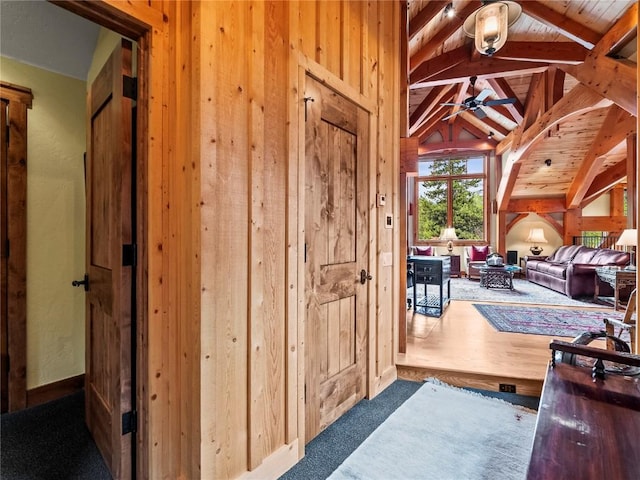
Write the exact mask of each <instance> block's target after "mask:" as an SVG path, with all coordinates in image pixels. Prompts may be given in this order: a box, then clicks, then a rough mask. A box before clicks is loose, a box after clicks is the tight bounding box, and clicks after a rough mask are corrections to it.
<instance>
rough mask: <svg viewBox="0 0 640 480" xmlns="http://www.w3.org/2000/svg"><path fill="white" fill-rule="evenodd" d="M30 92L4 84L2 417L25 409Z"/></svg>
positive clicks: (0, 90) (0, 94) (0, 300)
mask: <svg viewBox="0 0 640 480" xmlns="http://www.w3.org/2000/svg"><path fill="white" fill-rule="evenodd" d="M32 100H33V94H32V93H31V90H30V89H29V88H26V87H21V86H19V85H13V84H9V83H6V82H0V101H1V105H2V108H1V110H2V115H1V116H2V119H1V120H0V121H1V122H2V123H1V125H2V127H1V130H2V134H1V135H0V140H1V145H2V147H1V149H2V155H1V157H2V168H1V169H0V170H1V172H0V192H2V193H1V194H0V198H1V200H2V202H1V203H2V207H1V209H0V219H1V220H0V230H1V234H0V257H2V262H1V263H2V265H1V267H0V276H1V278H2V282H1V283H2V285H1V287H0V290H1V291H0V309H1V310H2V325H1V334H2V409H3V410H2V411H3V412H4V411H5V410H6V411H9V412H15V411H16V410H21V409H23V408H25V407H26V406H27V164H28V158H27V111H28V109H30V108H31V104H32Z"/></svg>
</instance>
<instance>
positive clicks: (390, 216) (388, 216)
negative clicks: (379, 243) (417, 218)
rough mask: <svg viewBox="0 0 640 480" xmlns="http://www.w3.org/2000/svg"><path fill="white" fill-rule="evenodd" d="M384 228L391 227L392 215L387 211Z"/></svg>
mask: <svg viewBox="0 0 640 480" xmlns="http://www.w3.org/2000/svg"><path fill="white" fill-rule="evenodd" d="M384 228H393V215H391V214H390V213H387V214H386V215H385V217H384Z"/></svg>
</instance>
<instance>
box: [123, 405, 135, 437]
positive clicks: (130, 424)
mask: <svg viewBox="0 0 640 480" xmlns="http://www.w3.org/2000/svg"><path fill="white" fill-rule="evenodd" d="M137 431H138V412H137V411H135V410H132V411H130V412H125V413H123V414H122V435H126V434H128V433H135V432H137Z"/></svg>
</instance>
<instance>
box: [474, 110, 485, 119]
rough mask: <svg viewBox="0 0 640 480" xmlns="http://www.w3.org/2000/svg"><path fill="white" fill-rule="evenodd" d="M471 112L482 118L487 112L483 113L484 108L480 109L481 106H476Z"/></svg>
mask: <svg viewBox="0 0 640 480" xmlns="http://www.w3.org/2000/svg"><path fill="white" fill-rule="evenodd" d="M473 113H475V114H476V117H478V118H484V117H486V116H487V114H486V113H484V110H482V109H481V108H476V109H475V110H474V111H473Z"/></svg>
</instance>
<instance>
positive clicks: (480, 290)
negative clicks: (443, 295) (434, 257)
mask: <svg viewBox="0 0 640 480" xmlns="http://www.w3.org/2000/svg"><path fill="white" fill-rule="evenodd" d="M437 288H438V287H437V286H436V287H434V286H433V285H429V286H428V290H429V293H431V292H432V291H434V292H435V291H436V290H437ZM417 296H418V301H420V299H421V298H422V297H424V285H422V284H418V290H417ZM407 298H413V289H412V288H408V289H407ZM451 300H466V301H470V302H494V303H526V304H531V305H561V306H567V307H579V308H590V307H601V306H602V305H600V304H597V303H594V300H593V297H583V298H579V299H572V298H569V297H567V296H566V295H563V294H561V293H558V292H556V291H554V290H551V289H549V288H546V287H543V286H540V285H537V284H535V283H531V282H529V281H528V280H525V279H523V278H514V279H513V290H509V289H500V288H484V287H481V286H480V282H479V281H478V280H469V279H467V278H452V279H451Z"/></svg>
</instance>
